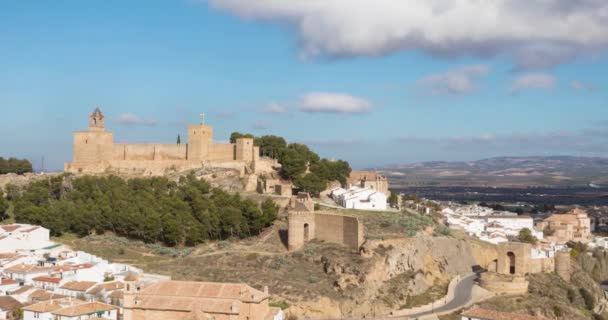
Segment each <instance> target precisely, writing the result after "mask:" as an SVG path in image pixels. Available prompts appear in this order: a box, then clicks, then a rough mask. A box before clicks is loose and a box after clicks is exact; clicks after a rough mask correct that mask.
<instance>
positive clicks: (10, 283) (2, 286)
mask: <svg viewBox="0 0 608 320" xmlns="http://www.w3.org/2000/svg"><path fill="white" fill-rule="evenodd" d="M17 287H19V282H17V281H15V280H13V279H10V278H0V296H5V295H7V292H9V291H12V290H14V289H15V288H17Z"/></svg>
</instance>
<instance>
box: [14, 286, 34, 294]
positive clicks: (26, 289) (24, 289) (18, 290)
mask: <svg viewBox="0 0 608 320" xmlns="http://www.w3.org/2000/svg"><path fill="white" fill-rule="evenodd" d="M32 289H34V287H32V286H21V287H19V289H17V290H13V291H11V294H22V293H24V292H28V291H30V290H32Z"/></svg>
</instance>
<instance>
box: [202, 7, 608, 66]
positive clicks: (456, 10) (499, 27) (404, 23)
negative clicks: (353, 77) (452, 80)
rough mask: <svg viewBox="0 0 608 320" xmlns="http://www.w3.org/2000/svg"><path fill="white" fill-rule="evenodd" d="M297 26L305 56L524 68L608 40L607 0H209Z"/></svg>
mask: <svg viewBox="0 0 608 320" xmlns="http://www.w3.org/2000/svg"><path fill="white" fill-rule="evenodd" d="M208 3H209V4H210V5H211V6H212V7H214V8H216V9H220V10H224V11H227V12H230V13H233V14H235V15H238V16H240V17H242V18H245V19H252V20H262V21H270V22H274V23H277V24H278V25H281V26H283V25H286V26H288V27H289V30H294V31H295V32H296V34H297V36H298V40H299V41H298V43H299V44H300V46H301V54H302V55H303V56H304V57H314V56H318V55H327V56H332V57H344V56H377V55H383V54H387V53H392V52H396V51H404V50H423V51H426V52H429V53H431V54H434V55H440V56H461V55H464V56H478V57H487V56H494V55H507V56H510V57H512V58H513V59H514V60H515V61H516V63H517V67H518V68H519V69H538V68H546V67H550V66H552V65H555V64H558V63H563V62H565V61H567V60H569V59H572V58H573V57H576V56H577V55H580V54H585V53H592V52H595V51H598V50H603V49H606V47H608V28H606V23H607V21H608V1H605V0H542V1H539V0H483V1H480V0H408V1H405V0H374V1H363V0H361V1H353V0H305V1H304V0H255V1H252V0H208Z"/></svg>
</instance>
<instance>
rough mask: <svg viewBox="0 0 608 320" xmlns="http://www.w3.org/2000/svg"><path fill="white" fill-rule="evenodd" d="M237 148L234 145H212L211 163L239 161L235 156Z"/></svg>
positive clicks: (210, 149) (210, 150)
mask: <svg viewBox="0 0 608 320" xmlns="http://www.w3.org/2000/svg"><path fill="white" fill-rule="evenodd" d="M234 149H235V147H234V145H233V144H229V143H224V144H212V145H211V146H210V148H209V159H208V160H210V161H225V160H228V159H231V160H232V159H237V158H236V156H235V152H234V151H235V150H234Z"/></svg>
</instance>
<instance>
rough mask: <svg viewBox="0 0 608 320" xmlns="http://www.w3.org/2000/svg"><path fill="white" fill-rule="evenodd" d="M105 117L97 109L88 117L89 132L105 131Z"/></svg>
mask: <svg viewBox="0 0 608 320" xmlns="http://www.w3.org/2000/svg"><path fill="white" fill-rule="evenodd" d="M104 118H105V117H104V116H103V113H101V110H99V107H97V108H95V110H94V111H93V113H91V115H90V116H89V131H105V127H106V126H105V119H104Z"/></svg>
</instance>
